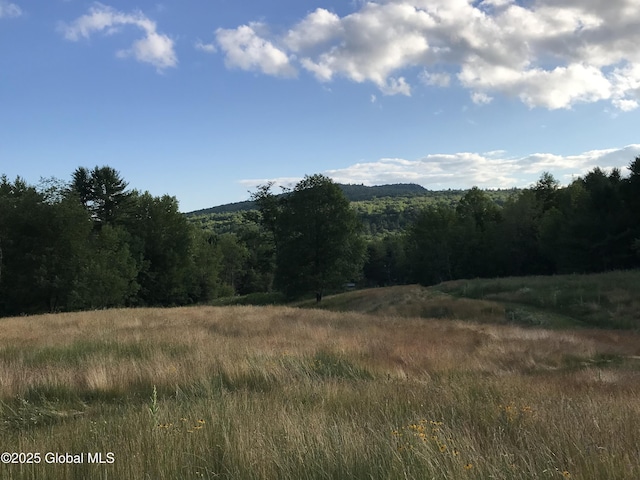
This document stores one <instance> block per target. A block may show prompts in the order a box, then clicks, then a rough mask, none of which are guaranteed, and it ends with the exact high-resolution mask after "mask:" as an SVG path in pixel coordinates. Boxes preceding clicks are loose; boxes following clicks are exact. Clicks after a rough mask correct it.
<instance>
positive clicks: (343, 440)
mask: <svg viewBox="0 0 640 480" xmlns="http://www.w3.org/2000/svg"><path fill="white" fill-rule="evenodd" d="M536 281H537V280H536ZM611 282H612V281H611V280H610V279H608V280H607V281H606V282H605V283H607V284H609V283H611ZM469 285H471V283H470V284H469ZM474 285H475V284H474ZM476 287H477V285H476ZM464 288H467V292H469V291H471V288H470V287H469V286H467V287H465V286H464V285H463V284H457V285H449V286H448V287H446V288H445V287H442V288H440V289H422V288H420V287H413V286H409V287H394V288H391V289H376V290H371V291H368V292H350V293H349V294H345V295H344V296H336V297H329V298H327V299H326V300H327V302H324V301H323V303H324V306H325V307H327V308H332V309H335V310H341V311H331V310H319V309H303V308H292V307H285V306H263V307H255V306H228V307H206V306H202V307H190V308H175V309H129V310H125V309H123V310H105V311H95V312H84V313H69V314H58V315H43V316H33V317H22V318H5V319H0V388H1V390H0V402H1V403H0V451H1V452H25V453H27V452H37V453H40V455H41V461H40V463H31V464H18V463H15V464H0V478H2V479H9V480H11V479H38V480H40V479H54V480H55V479H94V478H95V479H146V478H148V479H201V478H208V479H217V478H224V479H351V478H354V479H532V478H540V479H547V478H548V479H562V478H573V479H594V480H601V479H628V480H637V479H638V478H640V333H639V332H638V331H637V329H636V330H620V329H617V330H614V329H603V328H599V329H595V328H586V326H588V323H585V322H584V321H583V320H582V319H580V318H577V317H576V316H575V315H573V316H571V315H569V314H567V313H566V312H564V313H563V312H562V311H559V310H558V311H557V313H550V314H549V315H551V316H553V315H556V314H557V315H560V316H567V317H569V318H571V319H573V320H574V321H576V322H577V323H578V324H579V325H580V326H579V328H573V327H572V326H571V322H569V323H568V324H563V328H553V329H550V328H547V329H542V328H540V327H539V326H530V323H529V324H527V325H529V326H521V325H517V324H516V323H517V322H513V321H512V320H513V318H511V317H510V316H509V312H510V310H509V309H510V308H514V307H513V305H515V304H518V305H525V304H524V303H518V302H517V300H519V299H516V298H513V297H509V298H508V299H506V300H505V299H503V298H497V297H494V298H488V295H495V293H496V292H495V290H496V289H495V288H494V289H493V290H491V289H485V291H484V293H477V294H475V298H471V296H469V298H461V295H457V296H456V297H455V298H454V297H451V296H450V295H452V294H457V292H458V290H456V289H464ZM522 288H532V287H526V286H525V287H522V286H521V287H519V288H517V289H515V290H514V291H515V292H518V291H519V290H521V289H522ZM490 290H491V291H492V292H493V293H487V292H488V291H490ZM540 290H544V289H543V288H542V287H540ZM627 290H629V288H628V287H627ZM474 291H478V290H474ZM502 291H503V290H501V292H502ZM545 291H546V290H545ZM498 293H500V292H498ZM525 293H526V292H525ZM585 295H586V294H585ZM605 295H608V294H607V293H606V292H604V291H601V292H600V296H601V297H603V296H605ZM617 295H618V296H619V298H622V300H621V301H620V302H621V303H620V304H621V305H622V304H624V305H627V303H625V302H627V300H626V297H624V298H623V296H622V294H621V293H620V292H618V294H617ZM630 296H631V295H630ZM614 304H615V302H614V301H611V300H610V299H609V300H608V303H607V305H610V306H611V308H612V309H613V308H614V306H615V305H614ZM531 305H532V308H535V309H536V310H535V311H536V312H537V314H538V315H542V313H541V312H542V310H541V308H542V307H541V306H540V305H538V304H536V305H533V304H531ZM603 305H604V303H603ZM616 308H617V307H616ZM620 311H623V310H620ZM624 311H626V310H624ZM629 315H632V314H631V313H630V314H629ZM558 318H560V317H558ZM563 318H564V317H563ZM556 326H557V325H556ZM48 452H57V453H59V454H67V453H68V454H72V455H80V454H82V453H84V457H75V459H76V460H78V461H80V460H81V461H82V463H79V464H70V463H48V462H49V461H51V460H52V459H54V458H53V457H51V455H49V456H47V457H45V454H47V453H48ZM89 453H91V454H92V456H91V460H92V461H93V462H95V461H96V460H97V457H95V456H94V454H96V453H102V457H101V458H102V459H103V461H106V462H111V460H112V463H104V464H96V463H89V457H88V454H89ZM107 453H112V454H113V456H108V455H107ZM63 458H64V457H63ZM32 459H33V458H32ZM72 459H73V458H72ZM17 460H19V459H17ZM59 460H60V459H58V461H59Z"/></svg>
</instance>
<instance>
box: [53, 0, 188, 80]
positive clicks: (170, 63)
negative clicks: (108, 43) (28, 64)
mask: <svg viewBox="0 0 640 480" xmlns="http://www.w3.org/2000/svg"><path fill="white" fill-rule="evenodd" d="M128 25H131V26H134V27H137V28H139V29H140V30H142V31H143V33H144V37H143V38H141V39H138V40H136V41H135V42H134V43H133V45H131V47H130V48H128V49H123V50H119V51H118V52H117V53H116V55H117V56H118V57H120V58H125V57H134V58H135V59H136V60H138V61H140V62H144V63H149V64H151V65H153V66H155V67H156V68H157V69H158V70H163V69H165V68H168V67H175V66H176V65H177V64H178V57H177V55H176V53H175V50H174V42H173V40H171V39H170V38H169V37H168V36H167V35H164V34H161V33H159V32H158V31H157V26H156V23H155V22H154V21H152V20H150V19H149V18H148V17H147V16H145V15H144V14H143V13H141V12H135V13H123V12H119V11H117V10H115V9H114V8H112V7H109V6H107V5H103V4H101V3H95V4H94V5H93V6H92V7H91V8H90V9H89V13H87V14H86V15H83V16H81V17H79V18H78V19H76V20H75V21H74V22H72V23H70V24H68V25H67V24H63V25H61V27H60V29H61V31H62V33H63V34H64V36H65V38H66V39H67V40H71V41H78V40H80V39H82V38H89V37H91V35H92V34H94V33H96V32H103V33H104V34H106V35H113V34H115V33H118V32H119V31H120V30H121V28H122V27H124V26H128Z"/></svg>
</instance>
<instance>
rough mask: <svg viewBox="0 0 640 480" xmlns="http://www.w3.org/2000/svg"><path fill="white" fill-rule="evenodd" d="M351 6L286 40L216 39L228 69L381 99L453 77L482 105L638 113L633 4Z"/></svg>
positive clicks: (257, 36) (222, 33) (638, 25)
mask: <svg viewBox="0 0 640 480" xmlns="http://www.w3.org/2000/svg"><path fill="white" fill-rule="evenodd" d="M352 5H353V8H354V11H353V12H352V13H350V14H347V15H344V16H339V15H337V14H335V13H333V12H330V11H328V10H326V9H322V8H319V9H316V10H315V11H313V12H310V13H309V14H308V15H306V16H305V17H304V18H302V19H300V20H299V21H298V22H297V23H295V24H294V25H292V26H291V27H290V28H288V29H285V32H284V33H283V34H281V35H271V34H269V33H268V32H267V31H266V28H263V30H264V32H257V31H256V29H255V28H253V27H252V25H253V24H248V25H243V26H240V27H238V28H237V29H233V30H218V31H217V37H218V38H217V41H218V44H219V46H220V47H221V50H222V51H223V53H224V55H225V57H226V61H227V64H228V65H230V66H234V67H239V68H245V69H253V70H259V71H263V72H264V73H268V74H272V75H281V74H282V72H283V71H284V72H288V73H290V72H292V71H293V70H294V69H296V67H297V68H301V69H303V70H306V71H307V72H309V73H310V74H311V75H313V76H314V77H315V78H316V79H317V80H318V81H320V82H329V81H332V80H334V79H335V78H337V77H344V78H348V79H350V80H352V81H354V82H358V83H361V82H371V83H373V84H375V85H376V86H377V87H378V88H379V89H380V91H381V92H382V93H383V94H387V95H395V94H402V95H410V94H411V91H412V84H413V83H414V82H415V80H418V81H419V82H421V83H423V84H426V85H429V86H440V87H446V86H449V85H450V84H451V80H452V79H453V78H455V79H456V80H457V86H460V87H463V88H466V89H468V90H469V91H470V92H471V94H472V95H473V94H475V95H476V98H477V99H481V98H482V99H486V98H490V96H495V95H498V94H502V95H507V96H510V97H514V98H518V99H520V100H521V101H522V102H524V103H525V104H526V105H528V106H529V107H531V108H536V107H542V108H547V109H560V108H571V107H572V106H573V105H575V104H577V103H581V102H596V101H608V102H611V104H612V105H613V106H614V107H616V108H617V109H619V110H625V111H629V110H633V109H635V108H637V107H638V106H640V50H638V48H637V45H638V44H639V43H640V20H638V19H640V3H639V2H638V1H637V0H610V1H609V2H599V1H595V0H537V1H535V2H515V1H513V0H482V1H477V0H371V1H368V2H355V3H353V4H352ZM263 27H264V26H263ZM257 53H261V54H263V55H264V56H265V59H263V60H261V59H260V58H259V56H257ZM263 63H264V64H263ZM267 66H268V67H269V68H266V67H267ZM436 72H437V73H436ZM479 94H483V95H485V97H479V96H478V95H479ZM481 103H482V102H481Z"/></svg>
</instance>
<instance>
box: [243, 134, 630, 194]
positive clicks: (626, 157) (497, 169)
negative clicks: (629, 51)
mask: <svg viewBox="0 0 640 480" xmlns="http://www.w3.org/2000/svg"><path fill="white" fill-rule="evenodd" d="M638 155H640V144H633V145H628V146H626V147H623V148H611V149H605V150H591V151H587V152H583V153H579V154H576V155H566V156H562V155H556V154H552V153H533V154H531V155H527V156H524V157H510V156H509V155H508V154H507V152H505V151H503V150H497V151H493V152H484V153H470V152H461V153H453V154H429V155H426V156H424V157H422V158H420V159H418V160H406V159H402V158H382V159H380V160H378V161H375V162H363V163H356V164H354V165H351V166H349V167H346V168H341V169H336V170H327V171H325V172H322V173H323V174H325V175H327V176H329V177H331V178H332V179H333V180H334V181H336V182H338V183H345V184H364V185H385V184H393V183H417V184H419V185H422V186H424V187H425V188H428V189H430V190H442V189H447V188H453V189H458V188H463V189H466V188H471V187H472V186H478V187H480V188H513V187H527V186H529V185H531V184H533V183H535V182H536V180H537V179H538V178H539V177H540V175H541V174H542V173H543V172H551V173H552V174H553V175H554V176H555V177H556V178H557V179H558V180H560V181H561V182H562V183H565V184H567V183H569V182H571V180H572V179H573V178H575V177H577V176H581V175H584V174H586V173H587V172H588V171H590V170H592V169H593V168H595V167H600V168H603V169H605V170H607V169H611V168H614V167H618V168H620V169H621V170H622V171H623V174H625V172H627V169H626V167H627V166H628V165H629V164H630V163H631V161H632V160H633V159H634V158H635V157H636V156H638ZM309 173H312V172H309ZM299 180H300V179H299V178H291V177H286V178H275V179H251V180H241V181H240V183H241V184H242V185H244V186H246V187H249V188H255V187H256V186H257V185H263V184H265V183H266V182H268V181H273V182H275V184H276V185H282V186H292V185H295V183H297V182H298V181H299Z"/></svg>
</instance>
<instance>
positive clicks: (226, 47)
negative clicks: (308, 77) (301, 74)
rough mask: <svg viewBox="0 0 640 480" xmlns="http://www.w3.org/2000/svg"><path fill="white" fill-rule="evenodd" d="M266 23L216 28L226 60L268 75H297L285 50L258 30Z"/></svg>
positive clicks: (234, 65) (228, 63)
mask: <svg viewBox="0 0 640 480" xmlns="http://www.w3.org/2000/svg"><path fill="white" fill-rule="evenodd" d="M262 27H263V25H262V24H259V23H251V24H249V25H242V26H240V27H238V28H235V29H223V28H219V29H218V30H216V39H217V41H218V45H219V46H220V48H222V50H223V51H224V53H225V64H226V65H227V66H228V67H235V68H240V69H242V70H258V71H261V72H262V73H266V74H267V75H274V76H283V77H292V76H295V75H296V69H295V68H294V67H293V66H292V65H291V63H290V59H289V56H288V55H287V54H286V53H285V51H284V50H281V49H280V48H278V47H277V46H275V45H274V44H273V43H271V42H270V41H268V40H265V39H264V38H262V37H261V36H260V35H259V34H258V32H257V30H260V29H262Z"/></svg>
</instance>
